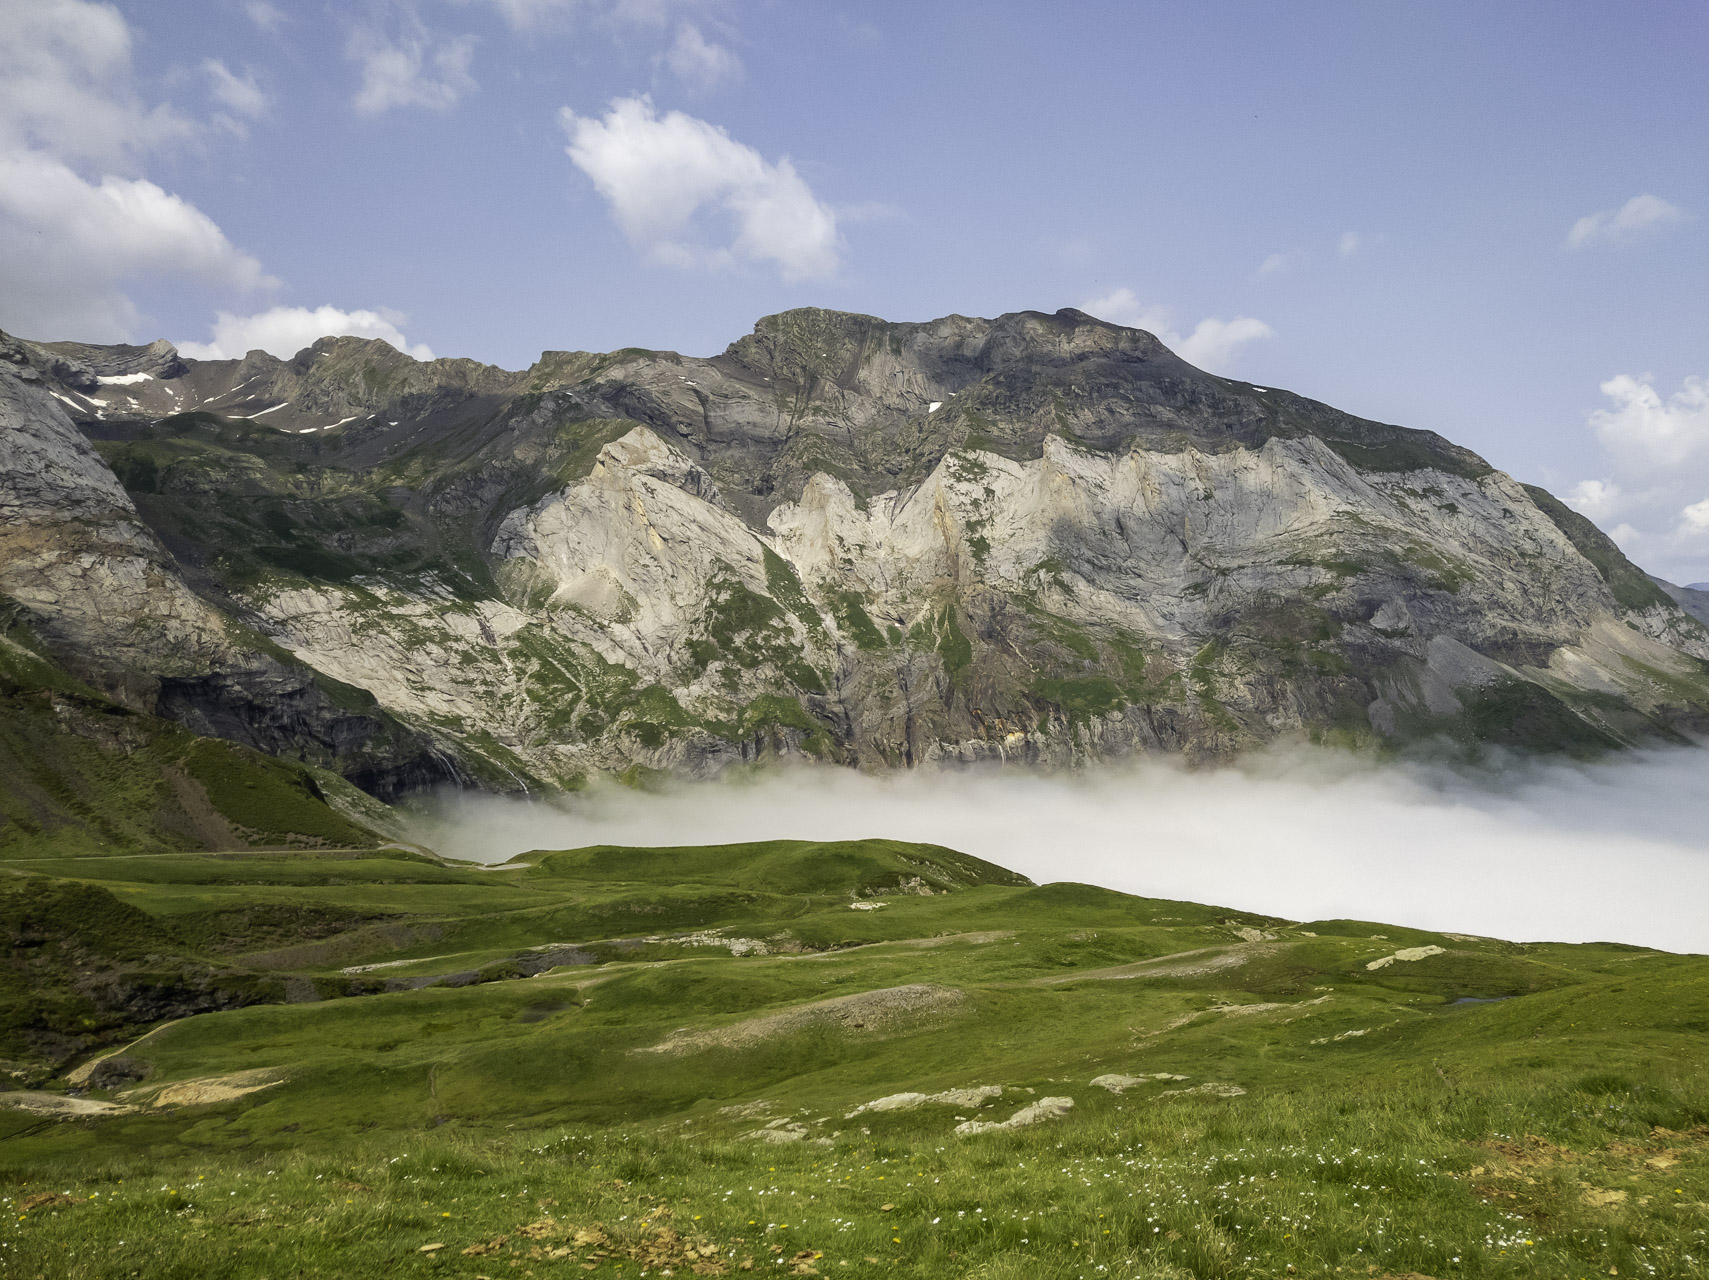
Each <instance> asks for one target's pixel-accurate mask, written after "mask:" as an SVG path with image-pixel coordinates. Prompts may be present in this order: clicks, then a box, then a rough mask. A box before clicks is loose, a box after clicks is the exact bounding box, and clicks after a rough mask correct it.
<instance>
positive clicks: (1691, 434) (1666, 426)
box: [1590, 373, 1709, 473]
mask: <svg viewBox="0 0 1709 1280" xmlns="http://www.w3.org/2000/svg"><path fill="white" fill-rule="evenodd" d="M1601 391H1602V394H1603V395H1605V396H1607V397H1608V398H1609V399H1610V400H1612V401H1613V402H1614V407H1613V408H1612V409H1598V410H1597V411H1596V412H1594V413H1592V414H1591V415H1590V426H1591V430H1593V431H1595V432H1596V435H1597V438H1598V439H1599V440H1601V441H1602V443H1603V445H1604V446H1605V447H1606V448H1607V449H1608V451H1609V452H1610V453H1612V454H1614V455H1615V457H1616V458H1617V459H1619V461H1620V463H1621V465H1622V466H1623V467H1625V468H1627V469H1628V470H1631V471H1637V472H1643V473H1652V472H1662V471H1670V470H1672V469H1673V468H1676V467H1678V466H1679V465H1680V464H1681V463H1683V462H1686V461H1688V460H1690V459H1692V458H1695V457H1696V456H1697V455H1699V454H1701V453H1702V452H1703V451H1704V446H1706V445H1709V380H1705V379H1703V378H1687V379H1685V382H1684V384H1683V385H1682V386H1681V387H1680V389H1679V390H1678V391H1676V392H1674V393H1673V394H1672V395H1671V396H1669V397H1668V398H1667V399H1666V400H1664V399H1662V396H1661V393H1660V392H1658V391H1657V390H1656V389H1655V387H1654V386H1652V385H1651V381H1650V379H1649V377H1648V375H1646V376H1645V377H1643V378H1634V377H1632V376H1630V375H1629V374H1624V373H1622V374H1619V375H1617V376H1615V377H1612V378H1610V379H1609V380H1608V381H1607V382H1604V383H1603V384H1602V386H1601Z"/></svg>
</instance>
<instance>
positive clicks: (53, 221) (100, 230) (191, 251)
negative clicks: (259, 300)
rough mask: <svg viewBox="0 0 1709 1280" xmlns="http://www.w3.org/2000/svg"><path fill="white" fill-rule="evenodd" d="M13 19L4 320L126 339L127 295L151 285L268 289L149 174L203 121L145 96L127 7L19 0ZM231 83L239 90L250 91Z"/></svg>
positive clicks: (7, 98)
mask: <svg viewBox="0 0 1709 1280" xmlns="http://www.w3.org/2000/svg"><path fill="white" fill-rule="evenodd" d="M5 10H6V13H5V16H6V39H5V40H3V41H0V324H3V325H5V327H7V328H8V329H13V330H15V331H17V332H20V333H25V334H29V335H31V336H34V337H49V338H51V337H66V338H73V337H74V338H83V339H89V340H97V341H103V340H104V341H123V340H125V339H127V338H129V337H131V336H132V334H133V328H134V326H135V324H136V322H137V307H136V304H135V303H134V302H133V301H132V299H131V297H130V295H129V293H128V292H127V289H128V287H130V286H131V285H132V284H133V283H134V282H136V281H138V280H140V279H143V278H145V277H153V278H166V277H175V278H189V279H194V280H199V281H203V282H207V283H210V284H214V285H218V286H223V287H226V288H232V289H240V290H241V289H253V288H256V287H257V286H261V285H265V284H268V283H270V281H268V280H267V278H266V276H265V275H264V274H263V272H262V270H261V264H260V263H258V262H257V261H256V260H255V259H254V258H253V257H251V256H250V255H249V254H247V253H244V252H243V251H242V250H240V249H238V248H237V247H236V246H234V245H233V244H232V243H231V241H230V240H228V239H227V238H226V236H225V233H224V232H223V231H221V230H220V228H219V227H218V225H216V224H215V223H214V221H213V220H212V219H211V218H209V217H208V216H207V215H206V214H205V213H203V212H202V211H201V210H199V209H197V208H196V207H195V206H194V205H193V204H191V203H190V202H188V201H187V200H185V199H183V198H182V197H181V196H177V195H174V194H172V193H170V192H168V191H166V190H164V189H162V188H161V187H159V186H158V185H156V184H155V183H153V182H150V181H148V180H147V179H145V178H143V177H142V176H141V171H142V168H143V166H144V163H145V161H146V160H147V159H148V158H149V157H150V156H152V155H154V154H155V153H157V152H159V151H161V150H163V149H166V148H169V147H172V146H175V145H178V144H181V143H184V142H186V141H188V140H190V139H192V138H193V137H195V136H196V135H197V133H198V130H199V129H200V128H201V126H198V125H197V124H196V123H195V122H193V121H192V120H190V119H189V118H187V117H186V116H184V115H182V114H180V113H179V112H178V111H177V110H176V109H175V108H173V107H172V106H171V105H170V104H167V103H159V104H155V105H152V106H151V105H149V104H148V103H146V102H145V101H143V100H142V98H141V97H140V96H139V95H138V93H137V91H136V89H135V87H134V85H133V84H132V74H131V33H130V28H129V27H128V26H127V25H126V24H125V19H124V16H123V15H122V14H121V13H120V12H119V10H118V9H117V8H115V7H113V6H111V5H106V4H93V3H86V2H85V0H9V3H7V4H6V6H5ZM221 70H222V71H223V70H224V68H223V66H222V67H221ZM226 74H227V76H228V78H229V79H230V80H231V81H232V86H233V92H234V93H236V94H240V93H241V90H242V89H243V88H244V82H243V81H241V80H238V78H237V77H235V76H230V73H229V72H228V73H226ZM249 87H251V88H253V82H251V83H250V86H249Z"/></svg>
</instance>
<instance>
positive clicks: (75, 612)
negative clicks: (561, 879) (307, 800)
mask: <svg viewBox="0 0 1709 1280" xmlns="http://www.w3.org/2000/svg"><path fill="white" fill-rule="evenodd" d="M59 345H62V346H63V345H68V344H59ZM158 345H159V344H157V346H158ZM141 350H142V352H143V353H144V354H145V355H146V354H148V353H149V352H154V354H155V355H156V356H162V355H163V353H160V352H158V351H156V350H155V349H154V348H143V349H141ZM170 360H176V353H175V352H174V353H171V356H170ZM169 363H170V361H168V363H167V364H158V363H157V367H169ZM85 367H89V366H87V365H85ZM94 367H108V366H106V365H103V364H101V363H100V362H98V361H97V362H96V364H95V366H94ZM54 376H55V375H54V373H53V371H52V367H51V366H50V367H49V368H45V369H44V368H43V367H41V365H40V362H39V359H38V357H37V356H36V354H35V352H34V351H33V350H32V349H31V348H29V347H27V346H26V345H25V344H22V343H18V342H16V341H15V340H11V339H6V338H3V337H0V601H3V602H4V603H5V604H6V606H7V608H8V609H9V610H10V611H12V613H13V614H14V615H15V618H16V620H18V621H21V622H23V623H24V624H25V625H27V626H28V627H29V628H30V629H31V630H32V631H33V632H34V634H36V635H37V636H39V637H40V638H41V639H42V640H43V641H44V642H45V643H46V644H47V645H48V646H49V647H50V648H51V649H52V650H53V652H54V653H55V655H56V656H57V657H58V658H59V659H60V660H61V661H62V662H63V663H64V665H65V666H66V667H67V668H68V669H70V670H71V671H72V672H73V673H75V674H76V675H77V676H79V677H80V678H82V679H84V680H87V681H88V682H89V683H90V684H92V685H93V686H94V687H95V688H97V689H98V690H100V691H101V692H103V693H105V694H107V695H108V696H110V697H112V698H114V699H116V700H117V701H119V702H120V703H122V704H124V705H127V706H130V707H132V708H134V709H136V710H141V711H149V712H154V713H158V714H160V715H163V716H166V717H168V718H171V719H176V720H178V721H180V722H181V723H184V724H187V725H188V726H190V727H191V728H193V729H196V730H197V731H199V732H204V733H212V734H213V735H215V736H219V737H225V738H230V739H232V740H234V741H238V742H242V743H244V744H245V745H247V746H251V747H255V748H256V749H258V750H262V751H266V752H269V753H271V754H278V755H287V756H290V757H292V758H295V759H300V760H305V761H309V762H311V763H315V764H324V765H328V766H332V767H338V768H341V769H342V770H343V771H344V772H346V773H347V774H348V775H349V776H351V777H352V779H353V780H355V781H358V783H359V785H363V786H365V787H366V788H367V789H369V790H372V791H373V792H375V794H379V795H383V796H391V795H397V794H400V793H402V792H403V791H406V790H410V789H414V788H416V787H419V786H422V785H432V784H433V783H435V782H440V781H447V780H453V779H455V778H457V777H458V776H459V775H458V774H457V772H456V770H455V766H454V765H453V764H451V763H450V761H449V759H448V758H446V757H443V756H442V755H440V754H437V753H435V752H434V751H432V749H431V748H430V747H429V746H428V745H427V744H425V743H424V742H422V741H419V740H412V735H411V734H410V732H409V731H408V730H406V729H404V728H403V727H402V726H400V725H398V724H397V722H396V721H394V720H393V719H392V718H391V717H389V716H388V715H386V714H385V713H384V712H383V711H382V710H381V709H380V708H379V707H378V705H377V704H376V703H375V702H374V701H373V699H372V698H371V697H370V696H368V695H365V694H362V693H360V691H356V690H352V691H350V695H353V696H345V697H342V698H341V697H340V696H339V694H340V693H341V692H342V691H336V690H333V691H329V690H328V689H327V688H326V687H325V685H324V682H323V681H321V680H320V679H319V677H318V676H317V673H316V672H315V671H313V670H312V669H310V668H307V667H304V666H302V665H301V664H298V663H295V662H291V661H289V660H285V661H281V657H282V656H283V655H279V654H277V653H276V652H275V651H270V646H268V645H266V644H265V643H264V642H262V641H261V638H260V637H259V636H256V635H254V634H253V633H247V634H246V628H244V627H243V626H242V625H240V624H237V623H235V622H234V621H233V620H232V619H231V618H229V617H228V616H226V615H225V614H224V613H222V611H221V610H220V609H218V608H217V607H215V606H214V605H212V604H210V603H209V602H208V601H206V600H204V599H203V598H202V597H201V596H199V595H198V594H197V593H196V592H195V591H193V590H192V589H191V588H190V586H189V585H188V584H187V583H186V582H185V580H184V578H183V576H182V574H181V573H180V571H179V568H178V566H177V564H176V562H175V560H174V558H173V557H172V556H171V555H170V553H168V552H167V551H166V549H165V548H164V547H163V546H162V545H161V544H160V541H159V540H158V538H157V537H156V536H155V534H154V532H153V531H152V530H151V529H150V528H149V527H148V525H147V524H146V523H145V522H144V520H143V518H142V517H141V515H140V514H139V513H138V511H137V509H136V506H135V504H134V502H133V501H132V499H131V497H130V495H129V494H128V493H127V492H126V491H125V489H124V487H123V486H122V485H121V484H120V483H119V481H118V480H117V478H116V477H115V476H114V473H113V471H112V470H111V469H110V468H109V467H108V466H107V464H106V463H105V462H103V461H102V459H101V458H100V457H99V455H98V454H96V452H95V451H94V449H93V448H91V446H90V444H89V441H88V439H87V438H86V437H85V436H84V435H83V433H82V432H80V431H79V430H78V429H77V426H76V425H75V424H74V423H73V422H72V420H71V418H70V417H69V416H68V415H67V413H66V411H65V406H64V405H63V404H62V403H61V402H60V399H59V398H57V397H56V394H55V382H54V381H53V379H54ZM11 620H12V619H8V622H10V621H11ZM341 702H343V703H344V704H345V705H340V703H341ZM352 703H354V704H355V705H351V704H352ZM364 703H365V704H366V705H365V706H364V705H362V704H364Z"/></svg>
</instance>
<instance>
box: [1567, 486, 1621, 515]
mask: <svg viewBox="0 0 1709 1280" xmlns="http://www.w3.org/2000/svg"><path fill="white" fill-rule="evenodd" d="M1624 496H1625V495H1624V493H1623V491H1622V490H1621V488H1620V486H1619V485H1617V484H1615V483H1614V482H1613V481H1612V480H1580V481H1579V482H1578V483H1577V484H1576V485H1574V486H1573V489H1572V492H1571V493H1569V494H1567V505H1568V506H1570V507H1573V508H1574V509H1576V510H1578V511H1582V512H1583V513H1584V514H1585V515H1587V516H1589V517H1590V518H1591V519H1592V520H1595V519H1596V518H1597V517H1598V516H1602V517H1606V516H1610V515H1612V514H1613V513H1614V512H1616V511H1618V510H1619V509H1620V501H1621V499H1622V498H1623V497H1624Z"/></svg>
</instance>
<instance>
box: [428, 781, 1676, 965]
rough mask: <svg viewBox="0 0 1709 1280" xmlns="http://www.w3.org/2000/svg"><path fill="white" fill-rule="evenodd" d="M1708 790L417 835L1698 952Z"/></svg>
mask: <svg viewBox="0 0 1709 1280" xmlns="http://www.w3.org/2000/svg"><path fill="white" fill-rule="evenodd" d="M1706 775H1709V754H1706V753H1705V752H1704V751H1702V750H1698V749H1693V748H1681V749H1670V750H1661V751H1645V752H1636V753H1631V754H1628V755H1625V756H1622V757H1617V758H1613V759H1609V760H1605V761H1601V762H1598V763H1594V764H1568V763H1537V762H1507V763H1504V764H1500V765H1497V766H1494V767H1491V768H1486V769H1482V770H1479V771H1469V770H1456V769H1451V768H1446V767H1437V766H1426V765H1416V764H1413V765H1374V764H1370V763H1368V762H1362V761H1359V760H1356V759H1352V758H1350V757H1347V756H1345V755H1341V754H1336V753H1331V752H1327V751H1303V750H1301V751H1289V752H1287V753H1280V752H1278V753H1271V754H1267V755H1263V756H1259V757H1256V758H1252V759H1249V760H1246V761H1245V762H1243V763H1242V764H1240V765H1239V766H1231V767H1226V768H1217V769H1197V770H1190V769H1185V768H1182V767H1180V766H1178V765H1175V764H1170V763H1165V762H1147V763H1144V764H1140V765H1137V766H1134V767H1131V768H1125V769H1110V770H1106V771H1101V772H1097V773H1092V774H1079V775H1074V776H1069V777H1065V776H1061V775H1054V776H1053V775H1042V774H1036V773H1024V772H1016V771H1006V772H989V773H986V772H971V773H937V774H929V775H921V774H911V775H903V776H895V775H890V776H869V775H862V774H856V773H853V772H851V771H848V770H840V769H828V768H821V769H799V770H789V771H780V772H775V773H771V774H767V775H763V776H760V777H757V778H746V779H743V780H741V781H736V782H729V781H726V782H720V783H701V784H685V785H682V786H680V787H676V788H673V789H671V790H668V791H666V792H664V793H662V794H649V793H642V792H636V791H631V790H627V789H624V788H621V787H615V786H612V787H601V788H597V789H595V790H592V791H589V792H585V793H582V794H579V795H576V796H573V797H570V798H568V799H567V800H564V801H561V802H559V805H558V806H554V805H548V804H542V803H530V802H528V801H526V800H521V799H510V798H504V797H495V796H485V795H476V794H471V793H458V794H448V795H441V796H439V797H436V798H435V800H434V801H433V802H432V804H431V805H429V806H428V808H427V810H426V811H425V814H424V816H423V819H422V828H421V835H420V838H421V839H422V841H423V842H424V843H426V844H428V845H430V846H431V847H433V848H435V849H437V850H438V851H440V852H441V853H443V854H445V855H447V856H449V857H454V858H465V859H470V860H473V861H479V862H501V861H504V860H506V859H508V858H510V857H513V856H514V855H516V854H518V853H522V852H525V851H527V850H530V849H564V848H574V847H577V846H580V845H589V844H634V845H685V844H723V843H731V842H736V841H744V840H768V839H777V838H785V837H787V838H799V839H813V840H834V839H851V838H858V837H864V836H889V837H893V838H896V839H904V840H920V841H929V842H931V843H935V844H943V845H948V846H951V847H952V848H956V849H960V850H963V851H965V852H967V853H972V854H976V855H978V856H979V857H982V858H986V859H989V860H990V861H992V862H997V863H1000V864H1002V865H1003V866H1006V867H1010V868H1012V869H1014V870H1016V871H1020V872H1022V873H1023V874H1025V875H1028V876H1031V877H1032V878H1033V879H1034V880H1037V881H1040V882H1044V881H1052V880H1078V881H1084V882H1087V883H1091V884H1097V885H1104V886H1106V887H1108V888H1112V889H1121V890H1125V891H1127V892H1131V893H1138V894H1144V895H1147V896H1150V897H1159V898H1179V899H1189V900H1192V901H1197V902H1206V903H1214V904H1217V905H1220V906H1229V907H1238V908H1243V909H1245V910H1249V911H1257V912H1264V913H1268V914H1271V915H1278V916H1284V917H1288V918H1291V919H1296V920H1314V919H1319V920H1321V919H1332V918H1352V919H1358V920H1375V921H1382V922H1384V923H1389V924H1405V925H1412V926H1415V927H1418V928H1426V929H1443V930H1454V931H1459V932H1465V933H1477V934H1485V935H1490V936H1494V937H1502V938H1509V939H1514V940H1521V941H1543V940H1550V941H1563V942H1586V941H1617V942H1630V943H1638V944H1642V945H1645V946H1653V947H1662V948H1666V949H1669V950H1674V951H1698V952H1709V788H1705V787H1704V785H1703V784H1704V781H1705V778H1706ZM560 806H561V807H560Z"/></svg>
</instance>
